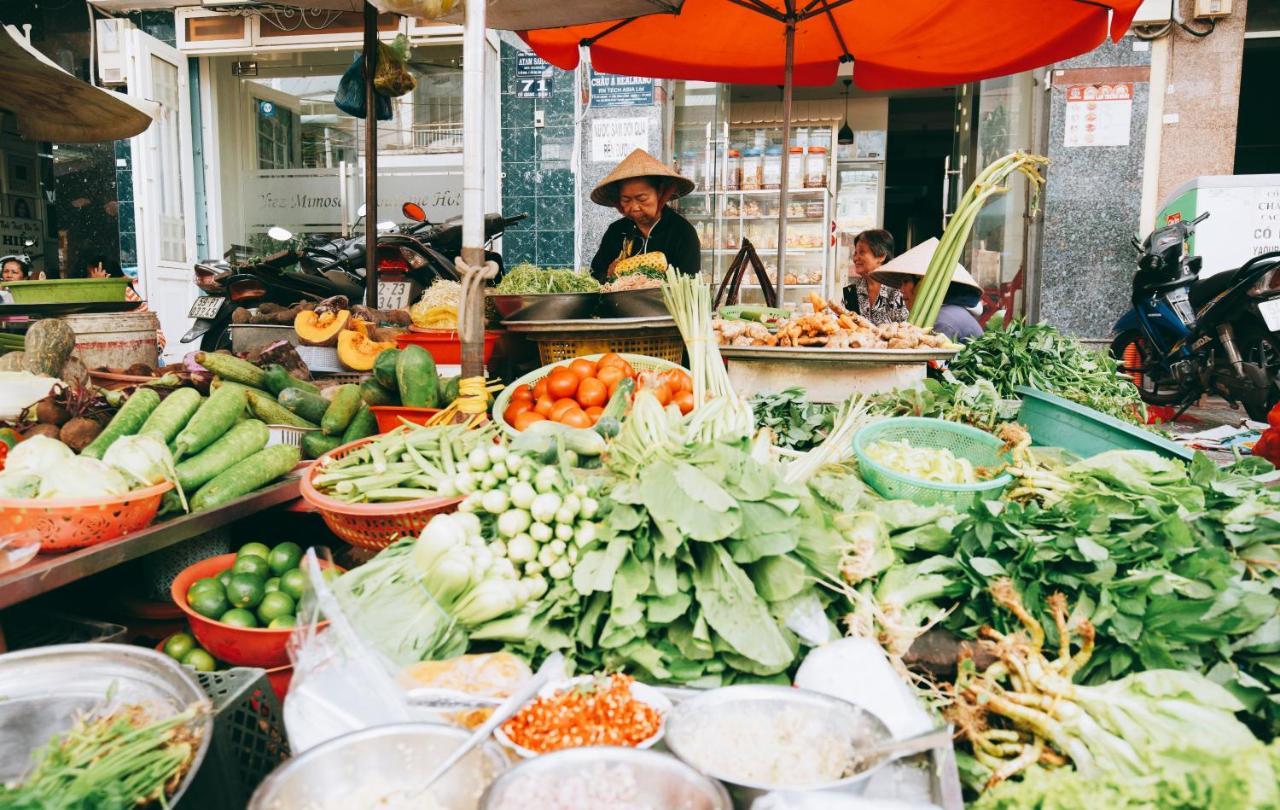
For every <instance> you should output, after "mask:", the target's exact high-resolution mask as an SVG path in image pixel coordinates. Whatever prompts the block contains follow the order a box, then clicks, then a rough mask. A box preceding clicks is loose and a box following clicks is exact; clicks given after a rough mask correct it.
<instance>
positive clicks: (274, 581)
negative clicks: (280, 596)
mask: <svg viewBox="0 0 1280 810" xmlns="http://www.w3.org/2000/svg"><path fill="white" fill-rule="evenodd" d="M263 590H265V591H266V592H267V593H271V592H272V591H278V590H280V577H268V579H267V581H266V583H265V584H264V585H263Z"/></svg>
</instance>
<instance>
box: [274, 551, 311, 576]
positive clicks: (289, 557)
mask: <svg viewBox="0 0 1280 810" xmlns="http://www.w3.org/2000/svg"><path fill="white" fill-rule="evenodd" d="M267 562H269V563H271V571H272V573H274V574H275V575H276V576H280V575H281V574H283V573H284V572H285V571H288V570H290V569H293V568H297V567H298V563H300V562H302V546H300V545H298V544H297V543H281V544H280V545H278V546H276V547H275V548H273V549H271V555H270V556H269V557H267Z"/></svg>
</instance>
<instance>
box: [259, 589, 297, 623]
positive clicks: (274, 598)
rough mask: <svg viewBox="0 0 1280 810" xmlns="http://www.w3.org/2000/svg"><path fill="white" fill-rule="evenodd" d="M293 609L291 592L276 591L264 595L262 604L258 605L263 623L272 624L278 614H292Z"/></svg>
mask: <svg viewBox="0 0 1280 810" xmlns="http://www.w3.org/2000/svg"><path fill="white" fill-rule="evenodd" d="M293 611H294V605H293V600H292V599H290V598H289V594H287V593H284V592H282V591H276V592H275V593H269V594H267V595H266V596H264V597H262V604H260V605H258V618H259V619H261V620H262V623H263V624H270V623H271V620H272V619H274V618H276V617H277V616H292V615H293Z"/></svg>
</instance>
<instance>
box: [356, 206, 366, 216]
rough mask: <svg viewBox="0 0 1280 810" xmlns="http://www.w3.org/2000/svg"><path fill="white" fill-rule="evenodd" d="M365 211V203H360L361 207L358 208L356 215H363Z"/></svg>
mask: <svg viewBox="0 0 1280 810" xmlns="http://www.w3.org/2000/svg"><path fill="white" fill-rule="evenodd" d="M364 213H365V207H364V203H360V207H359V208H357V209H356V216H358V217H362V216H364Z"/></svg>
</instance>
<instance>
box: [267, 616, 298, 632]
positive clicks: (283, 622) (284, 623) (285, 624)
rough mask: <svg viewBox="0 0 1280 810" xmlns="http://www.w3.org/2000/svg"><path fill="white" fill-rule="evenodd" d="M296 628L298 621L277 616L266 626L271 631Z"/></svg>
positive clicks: (294, 618)
mask: <svg viewBox="0 0 1280 810" xmlns="http://www.w3.org/2000/svg"><path fill="white" fill-rule="evenodd" d="M297 626H298V619H297V618H296V617H294V616H277V617H275V618H274V619H272V620H271V624H269V625H267V627H268V628H270V629H272V630H285V629H287V628H290V627H297Z"/></svg>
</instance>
